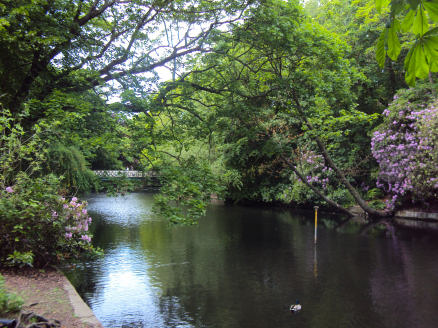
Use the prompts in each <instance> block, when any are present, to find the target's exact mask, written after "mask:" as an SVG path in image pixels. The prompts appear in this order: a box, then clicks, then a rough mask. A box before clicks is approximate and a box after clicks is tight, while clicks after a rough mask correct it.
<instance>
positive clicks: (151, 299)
mask: <svg viewBox="0 0 438 328" xmlns="http://www.w3.org/2000/svg"><path fill="white" fill-rule="evenodd" d="M152 197H153V195H152V194H147V193H133V194H129V195H127V196H121V197H107V196H104V195H94V196H91V197H90V199H89V200H88V201H89V212H90V213H91V215H92V217H93V219H94V223H93V229H94V234H95V237H94V241H93V243H94V244H95V245H96V246H100V247H101V248H103V249H104V250H105V256H104V257H102V258H98V259H96V260H93V261H90V262H87V263H83V264H81V265H79V266H77V267H76V269H75V270H74V271H71V272H70V273H69V274H68V276H69V278H70V279H71V281H72V283H73V284H74V285H75V287H76V289H77V290H78V292H79V293H80V294H81V296H82V297H83V299H84V300H85V301H86V302H87V303H88V305H89V306H90V307H91V308H92V310H93V311H94V313H95V314H96V316H97V317H98V318H99V319H100V320H101V322H102V323H103V325H104V326H105V327H108V328H113V327H114V328H116V327H153V328H160V327H226V328H233V327H244V328H246V327H248V328H258V327H263V328H266V327H268V328H269V327H300V328H305V327H317V328H319V327H321V328H329V327H336V328H339V327H367V328H369V327H391V328H392V327H397V328H403V327H409V328H413V327H422V328H428V327H431V328H432V327H438V243H437V242H436V239H433V238H426V239H424V238H410V239H407V240H405V239H400V238H397V239H386V238H382V237H370V236H360V235H358V234H357V233H346V232H343V233H342V232H337V231H334V230H333V229H328V228H324V227H323V224H322V226H321V228H320V229H319V232H318V245H317V246H316V247H314V244H313V214H312V213H310V212H307V213H304V214H303V213H300V214H299V213H295V212H294V211H291V210H273V209H263V208H249V207H238V206H232V207H228V206H219V205H212V206H211V207H210V208H209V211H208V215H207V217H206V218H204V219H202V220H201V221H200V223H199V224H198V225H195V226H190V227H187V226H185V227H181V226H172V225H170V224H168V223H167V222H166V221H164V220H160V219H158V218H156V217H155V216H154V215H153V214H152V213H151V207H152V201H153V200H152ZM320 221H321V222H322V223H324V222H325V223H326V225H327V226H330V225H332V223H330V222H334V221H329V220H327V218H326V217H325V216H324V215H320ZM296 299H298V300H299V301H300V303H301V304H302V306H303V309H302V311H300V312H299V313H297V314H292V313H290V312H289V306H290V304H293V303H295V300H296Z"/></svg>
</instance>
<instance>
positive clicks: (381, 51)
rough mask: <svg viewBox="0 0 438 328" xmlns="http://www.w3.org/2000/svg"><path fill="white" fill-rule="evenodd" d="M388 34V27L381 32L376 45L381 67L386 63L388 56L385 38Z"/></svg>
mask: <svg viewBox="0 0 438 328" xmlns="http://www.w3.org/2000/svg"><path fill="white" fill-rule="evenodd" d="M386 34H387V29H384V30H383V31H382V33H380V36H379V39H378V40H377V46H376V59H377V63H378V64H379V66H380V67H383V66H384V65H385V57H386V51H385V38H386Z"/></svg>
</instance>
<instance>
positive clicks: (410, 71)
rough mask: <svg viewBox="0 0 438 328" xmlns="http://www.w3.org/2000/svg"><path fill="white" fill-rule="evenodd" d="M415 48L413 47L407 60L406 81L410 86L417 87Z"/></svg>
mask: <svg viewBox="0 0 438 328" xmlns="http://www.w3.org/2000/svg"><path fill="white" fill-rule="evenodd" d="M414 49H415V46H414V47H412V48H411V49H410V50H409V52H408V54H407V55H406V58H405V63H404V64H405V70H406V73H405V80H406V83H407V84H408V85H409V86H414V85H415V59H414V58H413V55H414Z"/></svg>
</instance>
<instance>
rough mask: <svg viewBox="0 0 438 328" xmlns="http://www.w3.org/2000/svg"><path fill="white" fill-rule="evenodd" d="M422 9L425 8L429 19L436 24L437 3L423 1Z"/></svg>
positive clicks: (437, 16) (437, 17) (437, 14)
mask: <svg viewBox="0 0 438 328" xmlns="http://www.w3.org/2000/svg"><path fill="white" fill-rule="evenodd" d="M423 5H424V8H426V10H427V13H428V14H429V17H430V19H432V20H434V21H435V22H438V2H437V1H423Z"/></svg>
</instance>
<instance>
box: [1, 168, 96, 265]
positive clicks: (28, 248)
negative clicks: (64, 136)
mask: <svg viewBox="0 0 438 328" xmlns="http://www.w3.org/2000/svg"><path fill="white" fill-rule="evenodd" d="M58 189H59V179H58V178H56V177H55V176H51V175H49V176H46V177H41V178H30V177H28V176H27V175H26V174H24V173H20V174H18V175H17V179H16V181H15V184H14V185H13V186H8V187H6V188H5V189H3V190H1V191H0V196H1V198H0V222H1V223H2V224H1V225H0V260H1V263H2V265H13V266H25V265H34V266H37V267H41V266H45V265H47V264H56V263H59V262H61V261H63V260H65V259H72V258H78V257H79V256H80V255H81V254H93V253H96V250H95V249H94V248H93V246H92V245H91V243H90V242H91V235H90V233H89V231H88V228H89V224H90V223H91V218H90V217H89V216H88V213H87V210H86V205H87V204H86V203H85V202H79V201H78V199H77V198H76V197H73V198H72V199H71V200H70V201H69V200H66V199H65V198H62V197H60V196H59V195H57V191H58Z"/></svg>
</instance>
